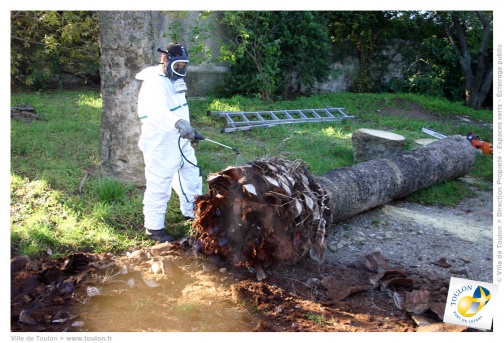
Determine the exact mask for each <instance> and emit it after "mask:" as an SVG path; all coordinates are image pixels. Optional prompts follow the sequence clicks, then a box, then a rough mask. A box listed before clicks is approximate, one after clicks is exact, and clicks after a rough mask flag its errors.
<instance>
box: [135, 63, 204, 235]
mask: <svg viewBox="0 0 504 343" xmlns="http://www.w3.org/2000/svg"><path fill="white" fill-rule="evenodd" d="M136 79H138V80H142V81H143V82H142V86H141V88H140V93H139V95H138V117H139V119H140V120H141V121H142V133H141V135H140V140H139V142H138V147H139V148H140V150H141V151H142V153H143V156H144V162H145V179H146V189H145V193H144V199H143V213H144V226H145V228H147V229H149V230H160V229H163V228H164V227H165V225H164V222H165V216H166V210H167V207H168V201H169V200H170V196H171V192H172V187H173V189H174V190H175V191H176V192H177V194H178V196H179V199H180V211H181V212H182V215H184V216H187V217H194V212H193V211H194V197H195V196H196V195H201V192H202V180H201V176H200V175H199V172H200V171H199V168H198V167H196V165H197V160H196V156H195V153H194V149H193V147H192V146H191V144H190V142H189V141H188V140H187V139H182V138H181V139H180V149H181V150H182V153H183V154H184V156H185V157H186V158H187V160H189V161H191V162H192V163H193V164H194V165H192V164H190V163H189V162H187V161H186V160H185V159H184V158H183V157H182V154H181V152H180V150H179V143H178V142H179V137H180V134H179V131H178V129H177V128H175V123H176V122H177V121H178V120H179V119H185V120H186V121H187V122H190V121H189V108H188V105H187V101H186V98H185V93H175V91H174V87H173V83H172V81H171V80H170V79H169V78H168V77H166V75H165V74H164V73H163V72H162V71H161V69H160V68H159V66H158V67H156V66H152V67H148V68H145V69H143V70H142V71H141V72H139V73H138V74H137V75H136Z"/></svg>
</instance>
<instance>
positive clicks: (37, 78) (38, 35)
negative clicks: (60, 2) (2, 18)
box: [11, 11, 99, 89]
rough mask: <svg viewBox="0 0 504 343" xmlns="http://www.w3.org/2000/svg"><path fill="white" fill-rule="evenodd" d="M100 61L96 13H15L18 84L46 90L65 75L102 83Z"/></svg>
mask: <svg viewBox="0 0 504 343" xmlns="http://www.w3.org/2000/svg"><path fill="white" fill-rule="evenodd" d="M98 63H99V55H98V20H97V14H96V12H92V11H12V12H11V77H12V81H13V82H14V84H18V85H26V86H29V87H32V88H34V89H43V88H46V87H48V85H49V84H50V83H51V82H52V81H54V80H61V78H62V76H63V75H64V74H70V75H73V76H76V77H78V78H81V79H83V80H84V81H91V82H95V83H98V84H99V72H98V70H99V66H98Z"/></svg>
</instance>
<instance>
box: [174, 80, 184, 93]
mask: <svg viewBox="0 0 504 343" xmlns="http://www.w3.org/2000/svg"><path fill="white" fill-rule="evenodd" d="M173 87H175V93H184V92H186V91H187V85H186V83H185V81H184V79H176V80H175V81H174V82H173Z"/></svg>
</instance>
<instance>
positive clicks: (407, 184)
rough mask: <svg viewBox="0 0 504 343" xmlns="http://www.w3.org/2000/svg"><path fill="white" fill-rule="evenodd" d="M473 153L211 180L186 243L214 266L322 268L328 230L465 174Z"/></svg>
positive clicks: (278, 169)
mask: <svg viewBox="0 0 504 343" xmlns="http://www.w3.org/2000/svg"><path fill="white" fill-rule="evenodd" d="M474 159H475V149H474V148H473V147H472V146H471V144H470V143H469V142H468V141H467V139H465V138H464V137H462V136H451V137H448V138H445V139H443V140H440V141H437V142H434V143H432V144H429V145H428V146H425V147H423V148H419V149H416V150H412V151H409V152H405V153H402V154H400V155H394V156H390V157H387V158H382V159H377V160H371V161H367V162H363V163H359V164H357V165H354V166H351V167H343V168H339V169H336V170H332V171H329V172H326V173H324V174H322V175H320V176H317V177H315V176H313V175H312V174H311V173H310V172H308V171H307V169H306V168H305V167H304V165H303V164H302V163H300V162H297V161H294V162H291V161H287V160H284V159H281V158H273V159H261V160H256V161H254V162H251V163H247V164H245V165H243V166H239V167H230V168H227V169H225V170H223V171H221V172H218V173H214V174H211V175H209V177H208V179H207V183H208V186H209V192H208V193H207V194H205V195H202V196H199V197H197V198H196V201H195V205H196V220H195V221H194V223H193V233H194V234H193V236H192V237H191V242H192V245H193V247H194V250H195V251H196V253H198V254H202V255H206V256H207V257H208V258H209V259H210V260H211V261H213V262H215V263H217V264H225V263H230V264H233V265H235V266H244V267H254V268H256V272H257V278H258V279H259V280H261V279H262V278H264V277H265V274H264V272H263V270H262V268H263V266H268V265H272V264H277V263H294V262H297V261H299V260H300V259H302V258H305V257H307V256H308V255H309V256H310V257H311V258H312V259H314V260H315V261H318V262H319V263H321V262H322V261H323V255H324V252H325V247H326V238H327V230H328V227H329V225H330V224H331V223H336V222H339V221H342V220H344V219H347V218H350V217H352V216H354V215H356V214H358V213H361V212H363V211H366V210H368V209H371V208H373V207H376V206H380V205H384V204H387V203H388V202H390V201H392V200H393V199H397V198H402V197H405V196H406V195H409V194H411V193H413V192H415V191H417V190H419V189H421V188H425V187H428V186H430V185H433V184H434V183H437V182H442V181H447V180H451V179H456V178H459V177H461V176H464V175H465V174H467V173H468V172H469V171H470V169H471V168H472V166H473V164H474Z"/></svg>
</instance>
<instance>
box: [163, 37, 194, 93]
mask: <svg viewBox="0 0 504 343" xmlns="http://www.w3.org/2000/svg"><path fill="white" fill-rule="evenodd" d="M157 51H159V52H162V53H165V54H166V56H167V57H168V61H166V62H165V63H163V64H164V69H165V72H166V74H167V75H168V77H169V78H170V79H171V80H172V82H173V86H174V87H175V93H184V92H186V91H187V85H186V83H185V81H184V76H186V74H187V64H188V63H189V58H188V56H187V51H186V49H185V48H184V47H183V46H182V45H175V46H173V47H172V48H170V50H169V51H164V50H161V49H160V48H158V49H157Z"/></svg>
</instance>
